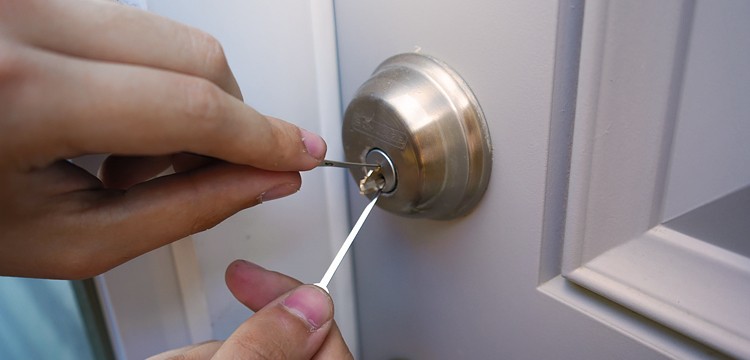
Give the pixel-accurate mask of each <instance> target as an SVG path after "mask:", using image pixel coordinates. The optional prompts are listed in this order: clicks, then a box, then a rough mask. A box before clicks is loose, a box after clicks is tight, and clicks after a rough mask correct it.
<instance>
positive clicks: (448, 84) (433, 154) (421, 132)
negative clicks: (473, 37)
mask: <svg viewBox="0 0 750 360" xmlns="http://www.w3.org/2000/svg"><path fill="white" fill-rule="evenodd" d="M342 136H343V143H344V152H345V155H346V160H347V161H352V162H364V163H377V164H379V165H380V168H379V170H378V171H380V173H378V174H374V175H376V176H377V178H374V177H372V181H381V182H382V183H380V185H377V186H381V188H382V190H381V191H382V195H381V198H380V200H378V203H377V205H378V206H380V207H381V208H383V209H385V210H387V211H390V212H393V213H396V214H400V215H405V216H413V217H428V218H433V219H451V218H455V217H458V216H461V215H464V214H466V213H468V212H469V211H470V210H471V209H472V208H473V207H474V206H475V205H476V204H477V203H478V202H479V200H480V199H481V197H482V195H484V192H485V190H486V188H487V184H488V182H489V178H490V172H491V168H492V147H491V143H490V136H489V133H488V129H487V124H486V122H485V119H484V115H483V114H482V110H481V109H480V107H479V104H478V103H477V101H476V99H475V97H474V95H473V94H472V92H471V90H470V89H469V87H468V86H467V85H466V83H465V82H464V81H463V80H462V79H461V78H460V77H459V76H458V74H457V73H456V72H455V71H453V70H452V69H450V68H449V67H448V66H447V65H445V64H444V63H442V62H441V61H439V60H437V59H435V58H432V57H430V56H426V55H422V54H417V53H407V54H400V55H396V56H394V57H391V58H389V59H387V60H386V61H384V62H383V63H382V64H380V66H378V68H377V69H376V70H375V72H374V73H373V74H372V76H371V77H370V78H369V79H368V80H367V81H365V83H364V84H362V86H361V87H360V88H359V89H358V90H357V93H356V94H355V95H354V98H353V99H352V101H351V102H350V103H349V106H348V107H347V109H346V112H345V114H344V125H343V129H342ZM367 171H368V169H366V168H364V167H363V168H359V169H351V173H352V176H353V177H354V178H355V179H356V180H357V181H360V179H365V177H366V175H367ZM371 175H373V174H371ZM373 184H375V183H373ZM369 196H370V197H372V196H374V192H372V193H371V194H369Z"/></svg>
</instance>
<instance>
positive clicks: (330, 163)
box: [318, 160, 380, 169]
mask: <svg viewBox="0 0 750 360" xmlns="http://www.w3.org/2000/svg"><path fill="white" fill-rule="evenodd" d="M318 166H332V167H340V168H347V169H356V168H358V167H361V166H364V167H371V168H378V167H380V165H378V164H365V163H353V162H346V161H333V160H323V161H321V162H320V164H318Z"/></svg>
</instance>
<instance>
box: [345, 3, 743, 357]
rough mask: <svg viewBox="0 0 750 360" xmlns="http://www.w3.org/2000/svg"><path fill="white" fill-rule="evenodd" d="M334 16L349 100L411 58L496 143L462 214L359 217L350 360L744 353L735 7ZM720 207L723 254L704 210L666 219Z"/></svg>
mask: <svg viewBox="0 0 750 360" xmlns="http://www.w3.org/2000/svg"><path fill="white" fill-rule="evenodd" d="M335 5H336V7H335V8H336V29H337V36H338V53H339V62H340V69H341V71H340V76H341V83H342V94H343V100H344V104H346V103H347V102H348V101H349V100H350V99H351V96H352V95H353V94H354V92H355V90H356V88H357V87H358V86H359V85H360V84H362V83H363V82H364V81H365V80H366V79H367V77H368V76H369V74H370V73H371V72H372V70H373V69H374V68H375V67H376V66H377V64H378V63H379V62H381V61H382V60H384V59H385V58H387V57H389V56H391V55H394V54H397V53H401V52H409V51H415V49H417V50H418V51H421V52H423V53H426V54H429V55H432V56H434V57H437V58H439V59H441V60H443V61H444V62H446V63H447V64H449V65H451V66H452V67H453V68H454V69H455V70H456V71H457V72H458V73H460V74H461V75H462V76H463V78H464V80H466V82H467V83H468V84H469V86H470V87H471V88H472V90H473V91H474V93H475V95H476V96H477V98H478V100H479V103H480V105H481V106H482V109H483V110H484V114H485V117H486V119H487V121H488V123H489V128H490V135H491V138H492V143H493V147H494V161H493V169H492V179H491V180H490V185H489V188H488V191H487V193H486V195H485V198H484V200H483V201H482V202H481V203H480V204H479V206H478V207H477V208H476V209H475V210H474V211H473V212H472V213H471V214H469V215H468V216H466V217H465V218H462V219H458V220H454V221H447V222H440V221H432V220H415V219H408V218H402V217H399V216H396V215H392V214H389V213H385V212H382V211H380V212H375V213H374V214H373V215H372V218H371V219H370V220H368V223H367V224H366V226H365V229H364V232H363V233H362V235H361V237H360V239H358V240H357V243H356V245H355V252H354V254H355V258H354V264H355V268H356V272H355V284H356V288H357V292H356V293H357V304H358V311H359V312H358V313H359V317H358V321H359V329H360V340H361V341H360V349H361V354H362V358H364V359H515V358H521V359H604V358H627V359H653V358H668V357H680V358H689V357H697V358H702V357H706V356H715V357H723V356H725V355H723V354H728V355H733V356H737V357H745V358H747V357H750V312H749V311H750V310H749V309H750V307H747V305H746V304H745V300H746V299H747V297H748V295H750V287H749V285H748V284H750V277H749V276H748V273H750V261H749V259H748V258H747V257H746V256H749V255H750V253H748V252H744V253H743V251H742V249H745V250H746V249H747V248H748V245H747V244H748V242H749V241H750V226H748V225H747V224H745V225H742V224H743V223H748V219H749V218H748V214H749V213H750V196H748V195H747V194H746V193H747V192H748V191H744V193H743V192H742V191H739V192H737V191H736V190H738V189H742V188H743V187H746V186H748V184H750V145H748V144H750V141H749V140H750V106H749V105H748V99H749V98H748V94H750V91H748V90H750V88H749V87H748V86H749V85H748V84H750V71H749V70H748V66H747V65H748V64H750V40H749V39H750V36H748V34H750V25H748V24H750V21H748V19H749V18H750V6H748V3H747V2H710V3H708V2H698V3H693V2H690V1H685V2H681V1H666V2H664V1H660V2H651V1H635V2H633V1H628V2H616V1H611V2H607V1H597V2H593V1H592V2H587V3H586V4H585V5H584V3H583V1H559V2H552V1H520V0H519V1H434V0H431V1H429V0H422V1H415V0H413V1H397V0H381V1H370V2H364V1H347V0H340V1H336V2H335ZM727 194H729V196H728V197H727V199H729V200H724V202H725V203H726V202H729V203H730V204H729V205H721V204H719V205H716V206H718V207H721V206H723V207H724V208H722V209H726V211H725V212H727V213H728V214H723V215H720V216H719V217H720V218H722V219H723V220H726V221H725V223H726V224H728V225H724V224H716V225H715V226H714V228H721V229H723V230H726V229H731V230H732V231H733V233H731V234H729V235H728V236H725V237H723V238H725V239H726V241H724V244H725V245H723V246H722V245H721V244H719V243H717V242H711V241H713V240H711V241H709V240H706V239H708V238H711V239H713V237H712V236H709V234H710V233H715V232H716V231H715V229H714V230H712V229H711V228H710V226H708V225H710V223H711V222H712V221H713V222H714V223H715V221H716V220H715V219H716V216H714V220H711V219H709V218H706V217H705V216H704V217H703V220H705V221H704V224H702V225H696V226H694V227H696V228H698V229H702V230H706V232H704V234H703V235H696V232H683V231H681V229H678V228H677V227H675V226H672V223H671V222H669V220H671V219H679V218H680V217H679V216H680V215H682V214H685V213H688V214H690V210H693V209H695V208H699V207H700V206H701V205H704V204H707V203H711V202H712V201H713V200H716V199H718V198H721V197H723V196H724V195H727ZM743 194H744V195H743ZM351 204H352V206H351V208H352V210H351V212H352V214H353V215H355V214H357V212H358V211H359V209H361V208H362V206H363V199H361V198H360V197H358V196H356V195H352V201H351ZM727 207H728V208H727ZM714 209H715V208H714ZM720 210H721V209H720ZM703 212H704V213H706V212H711V210H708V211H703ZM566 215H567V216H566ZM696 216H698V217H700V216H702V215H695V216H693V218H692V220H685V221H682V223H688V224H695V217H696ZM733 216H734V217H733ZM707 224H708V225H707ZM743 226H744V227H743ZM686 227H687V226H686ZM730 232H731V231H730ZM702 240H706V241H702ZM727 244H728V245H727ZM576 284H577V285H576Z"/></svg>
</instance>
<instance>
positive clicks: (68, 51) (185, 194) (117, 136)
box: [0, 0, 326, 278]
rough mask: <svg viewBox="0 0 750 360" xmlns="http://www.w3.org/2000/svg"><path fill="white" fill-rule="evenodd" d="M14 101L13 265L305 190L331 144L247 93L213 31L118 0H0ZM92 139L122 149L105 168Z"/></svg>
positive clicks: (30, 267)
mask: <svg viewBox="0 0 750 360" xmlns="http://www.w3.org/2000/svg"><path fill="white" fill-rule="evenodd" d="M0 109H2V110H1V111H0V204H2V205H1V206H0V249H2V251H0V275H10V276H33V277H46V278H86V277H90V276H93V275H97V274H99V273H102V272H104V271H106V270H108V269H110V268H112V267H114V266H116V265H119V264H121V263H123V262H125V261H128V260H130V259H132V258H134V257H136V256H138V255H140V254H143V253H145V252H147V251H150V250H152V249H155V248H157V247H160V246H162V245H165V244H167V243H170V242H172V241H174V240H177V239H180V238H182V237H184V236H187V235H189V234H192V233H195V232H198V231H201V230H204V229H207V228H210V227H212V226H214V225H216V224H217V223H219V222H220V221H222V220H223V219H225V218H227V217H228V216H230V215H232V214H234V213H235V212H237V211H239V210H241V209H244V208H247V207H250V206H253V205H255V204H257V203H259V202H261V201H264V200H265V201H267V200H272V199H274V198H278V197H281V196H286V195H289V194H291V193H294V192H296V191H297V190H298V189H299V187H300V177H299V173H298V171H300V170H307V169H311V168H313V167H315V166H316V165H317V163H318V161H319V160H320V159H322V158H323V156H324V155H325V151H326V147H325V143H324V142H323V140H322V139H321V138H320V137H319V136H317V135H314V134H312V133H309V132H306V131H304V130H301V129H299V128H297V127H296V126H294V125H292V124H289V123H286V122H283V121H281V120H277V119H273V118H270V117H265V116H263V115H261V114H259V113H258V112H256V111H254V110H253V109H252V108H250V107H248V106H247V105H245V104H244V103H243V102H242V101H241V94H240V91H239V87H238V86H237V83H236V81H235V79H234V76H233V75H232V72H231V70H230V69H229V67H228V65H227V61H226V59H225V57H224V54H223V51H222V49H221V46H220V45H219V43H218V42H217V41H216V40H214V39H213V38H212V37H210V36H209V35H207V34H205V33H203V32H201V31H198V30H196V29H193V28H189V27H187V26H185V25H181V24H178V23H175V22H173V21H170V20H167V19H164V18H161V17H159V16H157V15H154V14H150V13H146V12H143V11H140V10H137V9H132V8H129V7H126V6H121V5H118V4H115V3H112V2H107V1H93V0H79V1H75V2H70V1H65V0H44V1H42V0H24V1H16V0H0ZM85 154H116V155H113V156H110V157H109V158H108V159H107V160H106V161H105V163H104V165H103V167H102V169H101V171H100V177H101V180H100V179H98V178H97V177H95V176H92V175H90V174H89V173H87V172H86V171H84V170H82V169H80V168H78V167H77V166H75V165H73V164H71V163H70V162H68V161H66V160H65V159H71V158H75V157H78V156H81V155H85ZM216 159H218V160H216ZM169 166H173V168H174V169H175V171H176V173H175V174H173V175H168V176H162V177H159V178H156V179H151V178H152V177H153V176H155V175H157V174H159V173H161V172H162V171H163V170H164V169H166V168H168V167H169Z"/></svg>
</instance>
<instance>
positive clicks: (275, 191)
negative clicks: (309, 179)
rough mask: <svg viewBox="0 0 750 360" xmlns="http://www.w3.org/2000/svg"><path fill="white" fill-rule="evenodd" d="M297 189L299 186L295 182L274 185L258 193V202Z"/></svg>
mask: <svg viewBox="0 0 750 360" xmlns="http://www.w3.org/2000/svg"><path fill="white" fill-rule="evenodd" d="M297 191H299V186H298V185H297V184H281V185H276V186H274V187H272V188H271V189H269V190H266V191H265V192H263V193H262V194H260V196H259V197H258V200H259V202H260V203H264V202H266V201H271V200H276V199H279V198H283V197H284V196H289V195H292V194H294V193H296V192H297Z"/></svg>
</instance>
